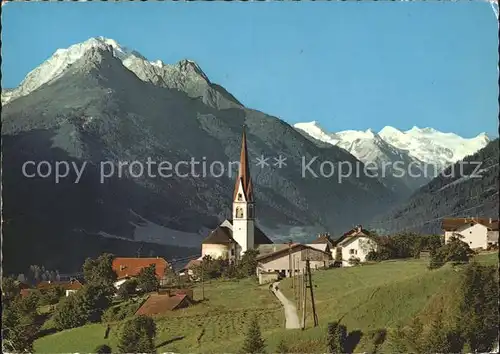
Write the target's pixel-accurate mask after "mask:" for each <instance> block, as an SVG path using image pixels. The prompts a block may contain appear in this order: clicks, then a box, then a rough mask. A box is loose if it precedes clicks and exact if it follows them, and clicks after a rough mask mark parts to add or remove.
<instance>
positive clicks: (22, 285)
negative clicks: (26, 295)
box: [17, 281, 31, 289]
mask: <svg viewBox="0 0 500 354" xmlns="http://www.w3.org/2000/svg"><path fill="white" fill-rule="evenodd" d="M17 286H18V287H19V289H31V286H30V285H29V284H26V283H24V282H22V281H20V282H18V283H17Z"/></svg>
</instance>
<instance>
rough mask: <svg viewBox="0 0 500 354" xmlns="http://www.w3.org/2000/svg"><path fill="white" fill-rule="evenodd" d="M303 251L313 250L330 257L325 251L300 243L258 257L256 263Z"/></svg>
mask: <svg viewBox="0 0 500 354" xmlns="http://www.w3.org/2000/svg"><path fill="white" fill-rule="evenodd" d="M304 249H309V250H314V251H318V252H322V253H324V254H325V255H327V256H330V254H329V253H328V252H325V251H322V250H318V249H316V248H313V247H310V246H308V245H304V244H301V243H292V244H291V245H290V246H289V247H285V248H280V249H279V250H276V251H274V252H270V253H267V254H263V255H259V256H258V257H257V258H256V259H257V261H259V262H260V261H263V260H265V259H268V258H274V257H277V256H284V255H286V254H288V252H289V250H291V253H295V252H298V251H301V250H304Z"/></svg>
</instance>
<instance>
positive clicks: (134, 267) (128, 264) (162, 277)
mask: <svg viewBox="0 0 500 354" xmlns="http://www.w3.org/2000/svg"><path fill="white" fill-rule="evenodd" d="M152 264H154V265H155V273H156V277H157V278H158V280H159V281H160V285H163V283H165V282H166V281H167V280H166V275H167V272H168V270H169V269H170V265H169V264H168V262H167V261H166V260H165V259H163V258H159V257H156V258H123V257H117V258H114V259H113V264H112V267H113V270H114V271H115V273H116V275H117V280H116V282H115V284H114V285H115V287H116V288H119V287H120V286H121V285H122V284H123V283H125V282H126V281H127V280H128V279H130V278H134V277H136V276H137V275H139V273H140V271H141V270H142V269H144V268H147V267H149V266H150V265H152Z"/></svg>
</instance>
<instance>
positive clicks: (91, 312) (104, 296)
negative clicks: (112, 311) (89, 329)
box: [70, 284, 111, 322]
mask: <svg viewBox="0 0 500 354" xmlns="http://www.w3.org/2000/svg"><path fill="white" fill-rule="evenodd" d="M73 296H74V297H75V298H76V300H77V303H78V305H79V306H80V309H81V311H83V316H84V318H85V322H99V321H100V320H101V317H102V314H103V312H104V311H105V310H106V309H107V308H108V307H109V305H110V304H111V299H110V297H109V293H108V291H107V289H106V288H104V287H103V286H99V285H87V284H86V285H85V286H84V287H83V288H81V289H80V290H79V291H78V292H77V293H76V294H73V295H71V296H70V297H73Z"/></svg>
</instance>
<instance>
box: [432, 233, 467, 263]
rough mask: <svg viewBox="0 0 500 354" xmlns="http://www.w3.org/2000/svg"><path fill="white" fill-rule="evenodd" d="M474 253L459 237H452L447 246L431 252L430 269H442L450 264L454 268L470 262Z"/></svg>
mask: <svg viewBox="0 0 500 354" xmlns="http://www.w3.org/2000/svg"><path fill="white" fill-rule="evenodd" d="M474 254H475V253H474V251H473V250H471V249H470V247H469V245H468V244H467V243H465V242H463V241H461V240H460V239H459V238H458V237H455V236H452V237H451V238H450V240H449V241H448V243H447V244H445V245H443V246H441V247H439V248H437V249H435V250H433V251H432V252H431V260H430V263H429V268H430V269H436V268H440V267H442V266H443V265H445V264H446V263H448V262H451V263H452V264H453V265H454V266H455V265H457V264H461V263H467V262H469V260H470V258H471V257H472V256H473V255H474Z"/></svg>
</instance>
